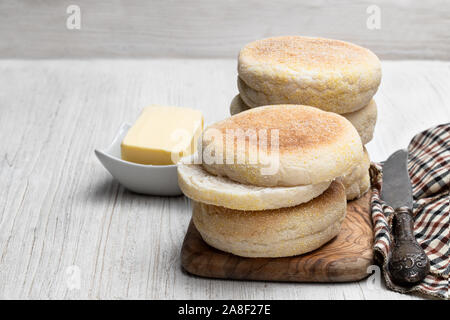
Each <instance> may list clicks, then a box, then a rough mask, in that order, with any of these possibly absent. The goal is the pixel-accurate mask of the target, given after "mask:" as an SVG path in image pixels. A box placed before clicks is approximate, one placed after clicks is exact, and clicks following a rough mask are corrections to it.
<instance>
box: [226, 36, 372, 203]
mask: <svg viewBox="0 0 450 320" xmlns="http://www.w3.org/2000/svg"><path fill="white" fill-rule="evenodd" d="M238 73H239V76H238V89H239V94H238V95H237V96H236V97H235V98H234V99H233V100H232V102H231V106H230V113H231V114H232V115H234V114H237V113H239V112H242V111H245V110H248V109H252V108H255V107H259V106H265V105H278V104H301V105H308V106H313V107H316V108H319V109H322V110H324V111H330V112H335V113H337V114H340V115H342V116H344V117H345V118H347V120H349V121H350V122H351V123H352V124H353V126H354V127H355V128H356V130H357V131H358V133H359V135H360V137H361V141H362V143H363V144H366V143H368V142H369V141H370V140H372V137H373V132H374V128H375V123H376V120H377V106H376V104H375V101H374V100H373V99H372V97H373V96H374V94H375V93H376V91H377V89H378V86H379V84H380V81H381V66H380V61H379V60H378V58H377V56H376V55H375V54H373V53H372V52H371V51H370V50H368V49H365V48H362V47H360V46H357V45H354V44H351V43H348V42H343V41H338V40H332V39H322V38H309V37H300V36H286V37H276V38H268V39H263V40H258V41H255V42H252V43H250V44H248V45H246V46H245V47H244V48H243V49H242V50H241V52H240V54H239V59H238ZM369 165H370V160H369V156H368V154H367V151H365V157H364V159H363V160H362V162H361V163H360V164H359V166H357V167H355V169H354V171H353V172H351V173H350V174H348V175H347V176H345V177H344V179H343V183H344V185H345V187H346V192H347V200H352V199H356V198H358V197H360V196H361V195H363V194H364V193H365V192H366V191H367V190H368V189H369V187H370V178H369V171H368V168H369Z"/></svg>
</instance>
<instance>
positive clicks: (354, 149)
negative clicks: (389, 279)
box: [178, 105, 367, 257]
mask: <svg viewBox="0 0 450 320" xmlns="http://www.w3.org/2000/svg"><path fill="white" fill-rule="evenodd" d="M242 141H244V142H245V143H244V144H241V142H242ZM199 146H200V147H201V148H199V149H200V152H199V154H197V155H196V157H191V158H185V159H183V160H182V161H181V162H180V163H179V164H178V181H179V185H180V188H181V190H182V191H183V193H184V194H185V195H186V196H187V197H189V198H190V199H192V200H193V201H192V202H193V222H194V225H195V227H196V228H197V230H198V231H199V233H200V234H201V236H202V238H203V239H204V241H205V242H206V243H208V244H209V245H211V246H212V247H215V248H217V249H219V250H222V251H225V252H229V253H233V254H235V255H239V256H243V257H285V256H294V255H299V254H303V253H306V252H309V251H312V250H314V249H317V248H319V247H320V246H322V245H323V244H325V243H326V242H328V241H329V240H331V239H332V238H333V237H335V236H336V235H337V234H338V233H339V231H340V229H341V224H342V222H343V220H344V217H345V214H346V206H347V201H346V191H345V187H344V185H343V183H342V179H341V178H340V177H342V176H348V175H352V174H353V172H354V170H355V167H357V166H359V165H360V164H361V163H362V162H363V161H364V158H365V157H366V156H367V155H365V153H364V150H363V145H362V143H361V139H360V136H359V135H358V132H357V131H356V129H355V128H354V127H353V125H352V124H351V123H350V122H349V121H348V120H347V119H346V118H344V117H342V116H340V115H338V114H335V113H331V112H326V111H323V110H320V109H317V108H313V107H309V106H302V105H274V106H262V107H259V108H252V109H250V110H247V111H244V112H240V113H239V114H236V115H234V116H232V117H231V118H228V119H225V120H223V121H220V122H218V123H215V124H213V125H211V126H209V127H208V128H206V129H205V131H204V132H203V134H202V138H201V140H200V141H199ZM199 157H201V159H200V160H199V159H198V158H199Z"/></svg>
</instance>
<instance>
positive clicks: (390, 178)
mask: <svg viewBox="0 0 450 320" xmlns="http://www.w3.org/2000/svg"><path fill="white" fill-rule="evenodd" d="M381 199H382V200H384V201H385V202H386V203H387V204H388V205H390V206H391V207H392V208H393V209H394V210H395V211H394V219H393V225H392V234H393V238H394V241H393V244H392V246H391V254H390V256H389V257H388V259H389V261H388V270H389V273H390V275H391V278H392V281H393V282H394V283H396V284H398V285H401V286H413V285H415V284H417V283H419V282H421V281H422V280H423V279H424V278H425V277H426V275H427V274H428V272H429V269H430V262H429V260H428V257H427V255H426V254H425V252H424V250H423V249H422V247H421V246H420V245H419V244H418V243H417V240H416V238H415V236H414V218H413V214H412V208H413V198H412V188H411V181H410V179H409V174H408V152H407V151H406V150H403V149H401V150H398V151H396V152H394V153H393V154H392V155H391V156H390V157H389V158H388V159H387V160H386V162H385V163H384V164H383V185H382V187H381Z"/></svg>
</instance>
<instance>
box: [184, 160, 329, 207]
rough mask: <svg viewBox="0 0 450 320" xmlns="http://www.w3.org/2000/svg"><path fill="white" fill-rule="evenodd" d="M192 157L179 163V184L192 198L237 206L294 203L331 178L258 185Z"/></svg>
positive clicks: (306, 198) (321, 188)
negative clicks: (226, 174)
mask: <svg viewBox="0 0 450 320" xmlns="http://www.w3.org/2000/svg"><path fill="white" fill-rule="evenodd" d="M190 160H191V159H185V160H184V161H181V162H180V163H178V166H177V167H178V185H179V186H180V188H181V190H182V191H183V193H184V194H185V195H186V196H187V197H188V198H190V199H193V200H195V201H198V202H202V203H206V204H211V205H216V206H222V207H225V208H229V209H235V210H267V209H278V208H285V207H292V206H296V205H299V204H301V203H305V202H308V201H310V200H312V199H314V198H315V197H317V196H319V195H321V194H322V193H323V192H324V191H325V190H326V189H327V188H328V187H329V186H330V183H331V182H330V181H325V182H321V183H318V184H312V185H305V186H294V187H258V186H254V185H249V184H241V183H239V182H236V181H233V180H230V179H228V178H227V177H219V176H216V175H212V174H210V173H208V172H207V171H205V170H204V169H203V167H202V165H201V164H191V163H189V162H191V161H190Z"/></svg>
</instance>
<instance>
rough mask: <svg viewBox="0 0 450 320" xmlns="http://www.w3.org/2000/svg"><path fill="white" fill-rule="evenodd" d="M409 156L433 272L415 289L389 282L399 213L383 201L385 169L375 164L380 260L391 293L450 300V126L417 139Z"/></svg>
mask: <svg viewBox="0 0 450 320" xmlns="http://www.w3.org/2000/svg"><path fill="white" fill-rule="evenodd" d="M408 152H409V157H408V170H409V175H410V178H411V183H412V188H413V198H414V208H413V213H414V219H415V222H414V233H415V235H416V239H417V241H418V242H419V244H420V245H421V246H422V248H423V249H424V250H425V253H426V254H427V256H428V258H429V259H430V273H429V274H428V276H427V277H426V278H425V279H424V280H423V281H422V282H421V283H420V284H418V285H416V286H414V287H412V288H404V287H400V286H397V285H396V284H394V283H393V282H392V281H391V279H390V277H389V273H388V272H387V260H388V259H387V257H388V256H389V252H390V246H391V242H392V233H391V232H390V228H391V226H392V218H393V215H392V213H393V212H394V210H393V208H392V207H390V206H388V205H387V204H386V203H385V202H383V201H382V200H381V199H380V192H381V185H382V166H381V165H379V164H372V166H371V168H370V170H371V177H372V220H373V224H374V232H375V243H374V250H375V255H376V257H377V259H378V260H379V262H380V264H381V265H382V266H383V272H384V275H385V280H386V286H387V287H388V288H390V289H391V290H394V291H398V292H402V293H406V292H416V293H421V294H423V295H426V296H429V297H437V298H442V299H449V277H448V276H449V270H450V251H449V250H450V249H449V247H450V194H449V189H450V123H447V124H443V125H439V126H437V127H434V128H431V129H428V130H426V131H424V132H422V133H419V134H418V135H416V136H415V137H414V138H413V139H412V140H411V142H410V144H409V147H408ZM385 214H387V216H388V218H386V215H385ZM390 214H391V215H390Z"/></svg>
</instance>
